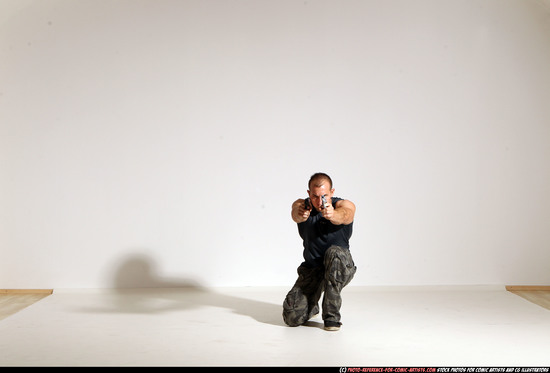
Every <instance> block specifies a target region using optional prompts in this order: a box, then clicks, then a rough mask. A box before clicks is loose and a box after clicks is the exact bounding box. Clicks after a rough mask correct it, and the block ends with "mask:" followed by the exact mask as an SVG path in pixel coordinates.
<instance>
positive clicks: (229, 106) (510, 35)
mask: <svg viewBox="0 0 550 373" xmlns="http://www.w3.org/2000/svg"><path fill="white" fill-rule="evenodd" d="M549 9H550V8H549V7H548V6H547V5H545V3H544V2H542V1H527V0H517V1H510V0H479V1H474V0H471V1H468V0H466V1H464V0H456V1H455V0H447V1H440V0H432V1H427V0H423V1H394V0H389V1H388V0H373V1H369V0H364V1H351V0H344V1H340V0H326V1H325V0H306V1H297V0H296V1H295V0H292V1H291V0H282V1H281V0H277V1H267V0H234V1H230V0H217V1H214V0H194V1H187V0H118V1H111V0H35V1H32V0H0V172H1V173H0V188H1V189H0V193H1V194H0V250H1V257H0V288H37V287H38V288H98V287H99V288H102V287H118V286H178V285H182V284H187V283H199V284H203V285H206V286H265V285H276V286H279V285H283V286H291V285H292V283H293V282H294V280H295V270H296V267H297V266H298V265H299V263H300V262H301V260H302V258H301V250H302V249H301V242H300V241H299V238H298V234H297V229H296V226H295V224H294V223H293V222H292V221H291V219H290V205H291V203H292V202H293V201H294V200H295V199H296V198H298V197H303V196H305V191H306V189H307V180H308V178H309V176H310V175H311V174H312V173H314V172H317V171H324V172H327V173H329V174H330V175H331V176H332V177H333V179H334V182H335V185H334V186H335V188H336V195H337V196H340V197H343V198H348V199H351V200H352V201H354V202H355V203H356V205H357V214H356V221H355V226H354V227H355V231H354V236H353V237H352V242H351V244H352V253H353V255H354V259H355V261H356V264H357V266H358V273H357V275H356V277H355V279H354V281H353V282H352V285H372V286H382V285H390V286H392V285H471V284H491V285H495V284H499V285H504V284H533V285H537V284H549V283H550V268H549V265H550V193H549V192H550V105H549V103H550V11H549Z"/></svg>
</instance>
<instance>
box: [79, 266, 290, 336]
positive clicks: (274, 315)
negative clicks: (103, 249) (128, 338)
mask: <svg viewBox="0 0 550 373" xmlns="http://www.w3.org/2000/svg"><path fill="white" fill-rule="evenodd" d="M284 296H285V294H283V295H282V298H284ZM108 299H109V302H108V304H104V305H101V306H98V307H85V308H81V309H80V311H81V312H93V313H102V312H105V313H129V314H136V313H147V314H156V313H164V312H172V311H182V310H183V311H185V310H190V309H195V308H199V307H203V306H211V307H219V308H225V309H229V310H231V311H232V312H234V313H236V314H239V315H244V316H249V317H251V318H253V319H255V320H256V321H258V322H261V323H266V324H271V325H276V326H285V327H286V325H285V324H284V322H283V320H282V300H281V304H280V305H279V304H273V303H267V302H263V301H259V300H254V299H247V298H242V297H238V296H233V295H228V294H222V293H220V292H216V291H214V290H212V289H208V288H206V287H204V286H202V285H200V284H199V283H197V282H196V281H194V280H192V279H183V278H179V279H165V278H160V277H159V276H157V275H156V272H155V265H154V262H153V260H152V259H151V258H150V257H148V256H144V255H134V256H131V257H128V258H126V259H125V260H123V261H122V263H121V264H120V265H119V266H118V267H117V268H116V270H115V273H114V276H113V289H112V291H111V292H110V293H109V298H108Z"/></svg>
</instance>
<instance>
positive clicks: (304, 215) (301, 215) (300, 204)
mask: <svg viewBox="0 0 550 373" xmlns="http://www.w3.org/2000/svg"><path fill="white" fill-rule="evenodd" d="M310 212H311V208H309V209H306V208H305V200H304V199H301V198H300V199H297V200H296V201H294V203H293V204H292V212H291V215H292V220H293V221H294V222H295V223H303V222H304V221H306V220H307V219H308V218H309V214H310Z"/></svg>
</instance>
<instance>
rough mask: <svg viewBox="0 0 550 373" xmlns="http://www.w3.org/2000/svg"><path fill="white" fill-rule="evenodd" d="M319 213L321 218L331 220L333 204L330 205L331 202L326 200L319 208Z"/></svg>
mask: <svg viewBox="0 0 550 373" xmlns="http://www.w3.org/2000/svg"><path fill="white" fill-rule="evenodd" d="M321 214H322V215H323V218H325V219H327V220H332V218H334V206H332V203H330V202H327V203H326V204H325V205H324V207H323V209H322V210H321Z"/></svg>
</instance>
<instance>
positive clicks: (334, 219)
mask: <svg viewBox="0 0 550 373" xmlns="http://www.w3.org/2000/svg"><path fill="white" fill-rule="evenodd" d="M322 214H323V217H324V218H325V219H327V220H329V221H330V222H331V223H332V224H334V225H341V224H344V225H347V224H351V223H352V222H353V219H354V216H355V205H354V204H353V202H351V201H348V200H340V201H338V202H336V208H334V207H333V206H332V203H330V204H329V206H328V207H326V208H324V209H323V210H322Z"/></svg>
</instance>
